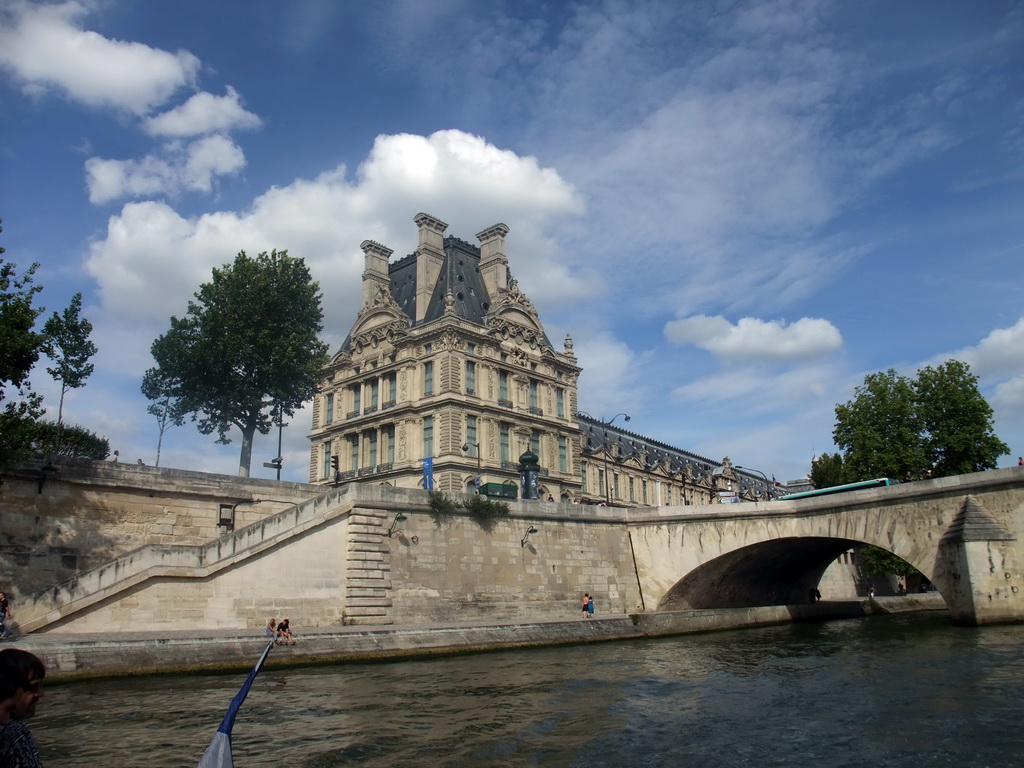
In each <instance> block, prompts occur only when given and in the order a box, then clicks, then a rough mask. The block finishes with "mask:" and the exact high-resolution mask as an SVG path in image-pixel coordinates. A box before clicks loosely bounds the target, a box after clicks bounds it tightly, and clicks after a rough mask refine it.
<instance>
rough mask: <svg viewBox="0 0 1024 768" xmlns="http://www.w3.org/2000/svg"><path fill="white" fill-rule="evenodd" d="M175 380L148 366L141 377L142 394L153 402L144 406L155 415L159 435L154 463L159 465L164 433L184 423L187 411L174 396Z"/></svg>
mask: <svg viewBox="0 0 1024 768" xmlns="http://www.w3.org/2000/svg"><path fill="white" fill-rule="evenodd" d="M176 384H177V381H176V380H175V379H172V378H170V377H169V376H167V374H166V373H165V372H164V371H162V370H160V369H159V368H150V369H149V370H148V371H146V374H145V376H143V377H142V394H144V395H145V396H146V397H147V398H149V399H150V400H152V401H153V402H152V403H150V404H149V406H148V407H147V408H146V411H147V413H149V414H151V415H153V416H155V417H156V423H157V428H158V429H159V436H158V437H157V440H156V465H155V466H158V467H159V466H160V451H161V449H162V447H163V442H164V433H165V432H166V431H167V430H168V429H170V428H171V427H180V426H181V425H182V424H184V423H185V416H186V414H187V411H185V410H184V409H183V407H182V404H181V401H180V400H179V399H178V398H176V397H175V396H174V391H175V386H176Z"/></svg>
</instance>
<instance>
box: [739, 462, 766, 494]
mask: <svg viewBox="0 0 1024 768" xmlns="http://www.w3.org/2000/svg"><path fill="white" fill-rule="evenodd" d="M736 469H745V470H747V472H757V474H759V475H760V476H761V477H763V478H764V484H765V494H766V495H767V496H768V498H769V499H771V497H772V484H771V483H770V482H768V475H766V474H765V473H764V472H762V471H761V470H760V469H754V468H753V467H741V466H740V465H739V464H737V465H736Z"/></svg>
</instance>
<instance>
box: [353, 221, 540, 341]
mask: <svg viewBox="0 0 1024 768" xmlns="http://www.w3.org/2000/svg"><path fill="white" fill-rule="evenodd" d="M416 259H417V254H416V252H413V253H410V254H409V255H408V256H405V257H404V258H401V259H399V260H398V261H395V262H393V263H391V264H389V265H388V277H389V278H390V284H391V285H390V287H391V296H392V298H394V300H395V303H396V304H398V306H399V307H400V308H401V309H402V311H403V312H404V313H405V314H406V315H407V316H408V317H409V318H415V317H416V292H417V287H418V286H417V284H416ZM449 293H451V300H452V301H453V302H454V303H453V313H454V315H455V316H456V317H461V318H463V319H465V320H468V321H469V322H471V323H474V324H476V325H479V326H482V327H486V325H487V321H486V320H487V313H488V312H489V311H490V310H491V305H492V303H494V302H495V301H496V300H497V298H498V297H492V296H490V295H489V294H488V292H487V288H486V287H485V286H484V281H483V278H482V277H481V275H480V248H479V247H478V246H475V245H473V244H472V243H468V242H466V241H465V240H462V239H460V238H457V237H454V236H451V235H449V236H447V237H445V238H444V259H443V261H442V263H441V269H440V272H439V273H438V277H437V282H436V283H435V284H434V287H433V290H432V291H431V294H430V300H429V303H428V304H427V310H426V313H425V314H424V316H423V319H422V320H420V321H419V322H416V321H415V320H413V321H411V322H410V327H411V328H416V327H418V326H422V325H425V324H428V323H432V322H434V321H436V320H439V319H440V318H441V317H443V316H444V315H445V311H446V308H447V302H448V301H449V299H448V294H449ZM538 331H539V335H540V336H541V339H542V342H543V344H544V345H546V346H548V347H551V346H552V345H551V342H550V340H549V339H548V337H547V334H546V333H545V331H544V329H543V328H540V329H538ZM350 340H351V335H350V336H349V337H347V338H346V339H345V342H344V343H343V344H342V346H341V348H342V349H343V350H348V349H351V347H350Z"/></svg>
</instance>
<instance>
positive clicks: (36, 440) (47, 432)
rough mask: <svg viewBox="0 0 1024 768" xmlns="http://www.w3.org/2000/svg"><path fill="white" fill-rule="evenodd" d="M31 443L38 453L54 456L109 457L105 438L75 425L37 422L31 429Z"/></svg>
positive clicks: (108, 445) (108, 444)
mask: <svg viewBox="0 0 1024 768" xmlns="http://www.w3.org/2000/svg"><path fill="white" fill-rule="evenodd" d="M32 442H33V444H34V445H35V448H36V450H37V451H39V452H40V453H45V454H47V455H51V454H52V455H56V456H77V457H85V458H89V459H100V460H103V459H106V458H107V457H108V456H109V455H110V443H109V442H108V440H107V438H105V437H100V436H99V435H97V434H96V433H95V432H90V431H89V430H88V429H86V428H85V427H81V426H78V425H77V424H58V423H57V422H53V421H37V422H36V423H35V424H34V425H33V429H32Z"/></svg>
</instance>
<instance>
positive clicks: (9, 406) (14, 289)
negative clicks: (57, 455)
mask: <svg viewBox="0 0 1024 768" xmlns="http://www.w3.org/2000/svg"><path fill="white" fill-rule="evenodd" d="M2 231H3V228H2V227H0V232H2ZM4 252H5V251H4V249H3V248H0V403H2V404H3V408H2V410H0V464H7V463H13V462H15V461H18V460H20V459H21V458H24V456H26V455H27V454H28V450H29V446H30V440H31V438H30V433H31V429H32V425H33V423H34V421H35V420H36V419H37V418H39V416H40V414H41V413H42V399H41V398H40V397H39V396H38V395H36V394H35V393H34V392H32V391H31V389H29V387H28V376H29V373H30V372H31V371H32V367H33V366H34V365H35V364H36V361H37V360H38V359H39V355H40V353H41V352H42V351H43V348H44V340H45V339H44V337H43V335H42V334H41V333H37V332H36V331H35V330H34V328H35V323H36V318H37V317H39V315H40V314H41V313H42V312H43V309H42V308H41V307H35V306H33V301H35V298H36V294H37V293H39V291H41V290H42V287H41V286H38V285H34V284H33V278H34V276H35V272H36V270H37V269H38V268H39V265H38V264H32V265H31V266H30V267H29V268H28V269H27V270H25V271H24V272H22V273H20V274H19V273H18V267H17V265H16V264H13V263H11V262H9V261H5V260H4V259H3V258H2V254H3V253H4Z"/></svg>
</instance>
